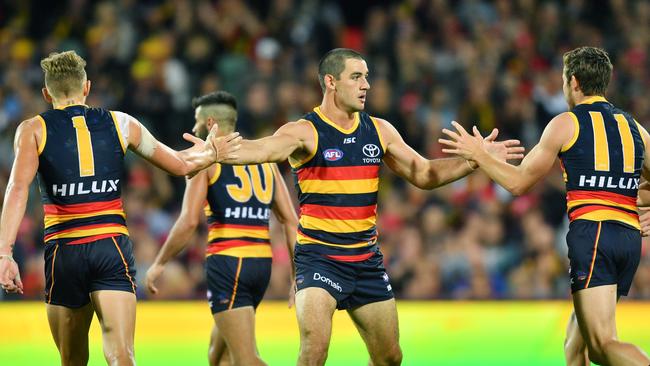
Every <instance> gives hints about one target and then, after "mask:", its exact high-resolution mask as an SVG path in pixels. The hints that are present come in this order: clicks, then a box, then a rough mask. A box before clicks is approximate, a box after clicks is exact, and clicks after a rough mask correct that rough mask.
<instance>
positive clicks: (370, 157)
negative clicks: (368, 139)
mask: <svg viewBox="0 0 650 366" xmlns="http://www.w3.org/2000/svg"><path fill="white" fill-rule="evenodd" d="M361 151H363V155H365V156H367V158H363V162H364V163H366V164H377V163H379V162H380V161H381V159H379V158H378V156H379V153H380V152H381V150H379V146H377V145H375V144H365V145H363V148H362V150H361Z"/></svg>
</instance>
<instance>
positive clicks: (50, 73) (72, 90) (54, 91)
mask: <svg viewBox="0 0 650 366" xmlns="http://www.w3.org/2000/svg"><path fill="white" fill-rule="evenodd" d="M85 67H86V61H85V60H84V59H83V58H81V56H79V55H77V53H76V52H75V51H65V52H60V53H51V54H50V55H49V56H48V57H47V58H44V59H42V60H41V68H42V69H43V72H44V73H45V87H46V88H47V91H48V92H49V93H50V95H51V96H52V97H54V98H62V97H70V96H73V95H75V94H77V93H80V92H81V91H82V90H83V84H84V82H86V70H85V69H84V68H85Z"/></svg>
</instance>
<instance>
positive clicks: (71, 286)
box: [44, 240, 90, 308]
mask: <svg viewBox="0 0 650 366" xmlns="http://www.w3.org/2000/svg"><path fill="white" fill-rule="evenodd" d="M83 251H84V248H83V247H81V246H78V245H67V244H65V243H64V242H62V241H60V240H53V241H51V242H49V243H48V244H46V246H45V251H44V259H45V267H44V268H45V302H46V303H47V304H50V305H60V306H62V307H67V308H81V307H83V306H85V305H87V304H88V303H89V302H90V298H89V296H88V293H89V290H88V278H89V277H90V274H89V273H88V266H87V263H86V260H85V255H84V252H83Z"/></svg>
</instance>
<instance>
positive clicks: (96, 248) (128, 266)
mask: <svg viewBox="0 0 650 366" xmlns="http://www.w3.org/2000/svg"><path fill="white" fill-rule="evenodd" d="M80 245H86V246H88V250H87V257H88V262H89V267H90V271H91V273H92V279H91V281H90V285H89V287H90V292H93V291H102V290H111V291H125V292H131V293H134V294H135V291H136V283H135V259H134V257H133V245H132V243H131V240H130V239H129V237H128V236H126V235H119V236H114V237H109V238H104V239H101V240H97V241H94V242H91V243H88V244H80Z"/></svg>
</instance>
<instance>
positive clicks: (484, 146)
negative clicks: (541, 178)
mask: <svg viewBox="0 0 650 366" xmlns="http://www.w3.org/2000/svg"><path fill="white" fill-rule="evenodd" d="M451 124H452V125H453V126H454V128H455V129H456V131H451V130H448V129H446V128H445V129H443V130H442V132H443V133H444V134H445V135H447V136H448V137H449V138H450V139H449V140H448V139H442V138H441V139H438V142H439V143H440V144H442V145H446V146H448V147H449V148H445V149H442V151H443V152H445V153H448V154H455V155H458V156H460V157H463V158H465V159H466V160H469V161H473V160H474V159H475V158H476V156H477V155H478V154H481V153H488V154H490V155H493V156H494V157H496V158H497V159H499V160H502V161H506V160H514V159H522V158H523V157H524V154H523V152H524V148H523V147H522V146H521V143H520V142H519V140H506V141H495V140H496V138H497V136H498V134H499V130H497V129H496V128H495V129H493V130H492V132H491V133H490V134H489V135H488V136H486V137H485V138H483V136H481V133H480V132H479V131H478V129H477V128H476V126H474V128H473V133H474V134H473V135H470V134H469V133H468V132H467V131H466V130H465V128H463V126H461V125H460V124H459V123H458V122H456V121H452V122H451Z"/></svg>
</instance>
